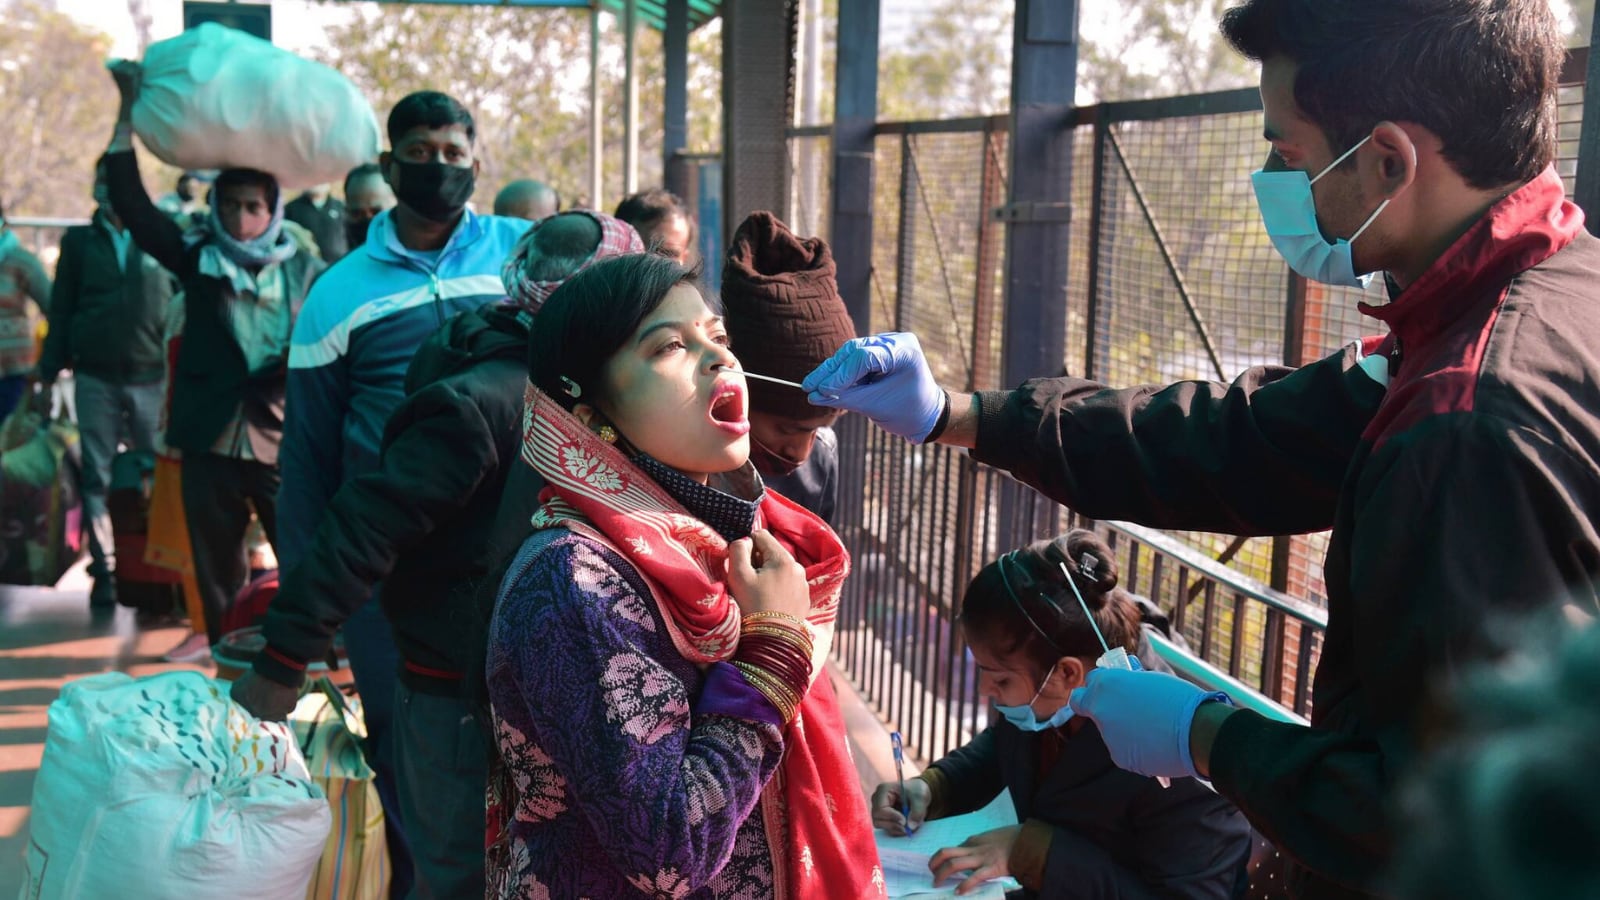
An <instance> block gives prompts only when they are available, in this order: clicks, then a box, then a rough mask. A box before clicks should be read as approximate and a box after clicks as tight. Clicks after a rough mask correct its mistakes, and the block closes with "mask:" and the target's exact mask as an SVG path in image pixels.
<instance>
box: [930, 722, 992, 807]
mask: <svg viewBox="0 0 1600 900" xmlns="http://www.w3.org/2000/svg"><path fill="white" fill-rule="evenodd" d="M929 768H932V769H938V770H939V773H940V774H941V775H943V776H944V778H943V779H942V780H941V781H940V784H941V785H943V787H944V788H945V791H944V793H943V795H942V796H939V797H936V798H935V799H934V802H935V809H937V810H938V812H939V815H940V818H943V817H945V816H959V815H964V814H966V813H969V812H973V811H975V810H979V809H982V808H983V807H985V806H987V805H988V804H989V801H991V800H993V799H994V798H995V797H998V796H999V795H1000V792H1001V791H1003V790H1005V787H1006V783H1005V778H1004V776H1003V775H1002V774H1001V772H1000V753H999V750H998V749H997V748H996V746H995V739H994V726H993V725H991V726H989V727H988V728H985V729H984V730H983V731H981V732H979V734H978V736H977V737H975V738H973V739H972V740H970V741H968V742H967V744H966V745H965V746H963V747H958V748H956V749H955V750H952V751H950V752H949V753H948V754H946V755H945V756H944V758H943V759H940V760H939V761H937V762H935V763H934V764H933V765H931V766H929Z"/></svg>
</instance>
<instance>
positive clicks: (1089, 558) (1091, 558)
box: [1078, 553, 1100, 581]
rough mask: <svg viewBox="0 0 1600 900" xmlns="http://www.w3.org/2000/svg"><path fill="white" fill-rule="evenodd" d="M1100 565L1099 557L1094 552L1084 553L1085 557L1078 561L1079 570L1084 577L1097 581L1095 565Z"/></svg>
mask: <svg viewBox="0 0 1600 900" xmlns="http://www.w3.org/2000/svg"><path fill="white" fill-rule="evenodd" d="M1098 565H1100V560H1099V558H1097V557H1096V556H1095V555H1094V554H1093V553H1084V554H1083V558H1082V559H1081V560H1079V561H1078V571H1079V572H1082V573H1083V577H1085V578H1087V579H1089V580H1090V581H1096V580H1098V579H1096V578H1095V574H1094V567H1095V566H1098Z"/></svg>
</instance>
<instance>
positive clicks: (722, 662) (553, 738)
mask: <svg viewBox="0 0 1600 900" xmlns="http://www.w3.org/2000/svg"><path fill="white" fill-rule="evenodd" d="M529 359H530V364H529V366H530V372H529V381H530V382H531V384H530V386H529V389H528V394H527V411H526V413H525V431H526V435H525V441H524V446H523V459H524V461H525V462H527V463H528V464H530V465H531V466H533V468H534V469H536V470H537V471H538V472H539V474H540V475H541V476H543V478H544V480H545V482H546V484H547V485H548V487H547V488H546V489H545V492H544V493H543V494H542V495H541V497H542V499H543V505H542V507H541V508H540V510H539V512H538V513H537V514H536V515H535V516H534V521H533V525H534V529H535V531H534V534H533V535H532V536H531V537H529V538H528V539H527V540H526V541H525V542H524V543H523V545H522V547H521V549H520V550H519V551H518V553H517V557H516V559H515V560H514V561H513V562H512V564H511V567H510V569H509V570H508V571H507V573H506V577H505V580H504V581H503V582H502V585H501V588H500V593H499V596H498V598H497V601H496V604H495V611H494V616H493V620H492V622H491V623H490V636H489V647H488V660H487V667H486V674H487V677H488V689H489V699H490V702H491V704H492V706H493V720H494V726H495V729H496V742H497V746H498V749H499V753H500V757H501V766H500V770H501V775H502V776H503V777H497V778H495V779H494V784H493V785H491V803H492V805H491V810H490V825H491V830H492V831H493V830H494V829H495V828H496V826H499V828H500V834H499V835H498V836H496V837H493V839H494V840H495V841H496V844H495V847H494V849H493V850H491V854H490V879H491V884H493V885H496V886H497V887H498V891H499V896H502V897H540V898H542V897H579V896H588V897H627V896H638V895H641V894H642V895H645V896H653V897H670V898H684V897H692V898H703V897H704V898H709V897H738V898H767V897H785V898H790V897H792V898H858V897H880V896H883V893H882V873H881V872H880V871H879V869H878V859H877V852H876V850H875V849H874V846H873V841H872V826H871V822H870V818H869V815H868V811H867V806H866V802H865V800H864V799H863V798H862V797H861V796H860V791H859V790H858V789H857V787H856V784H857V781H856V773H855V768H854V766H853V765H852V763H851V761H850V759H849V757H848V755H847V753H846V750H845V736H844V735H845V732H844V724H843V721H842V719H841V717H840V714H839V710H838V704H837V700H836V698H835V696H834V693H833V688H832V686H831V684H830V683H829V680H828V679H827V678H826V677H820V674H821V661H822V660H823V659H824V658H825V657H826V654H827V648H828V646H829V643H830V642H831V640H832V636H833V624H834V616H835V613H836V610H837V607H838V602H839V590H840V586H841V584H842V583H843V581H844V578H845V576H846V574H847V573H848V571H849V558H848V555H847V554H846V553H845V550H844V547H843V545H842V544H840V542H839V539H838V537H837V536H835V535H834V533H833V531H832V530H831V529H829V528H828V526H827V525H826V524H824V523H823V522H822V520H821V519H819V518H817V517H816V516H815V515H813V514H812V513H810V512H807V511H806V510H804V509H802V508H801V507H799V506H797V505H796V504H794V503H791V502H789V501H788V500H785V499H783V498H782V497H779V496H777V495H776V494H773V493H769V492H765V491H764V490H763V488H762V485H761V480H760V478H759V477H758V476H757V475H755V472H754V469H753V468H752V467H751V466H750V465H749V464H748V461H747V457H748V456H749V452H750V449H749V440H748V437H747V434H748V431H749V424H748V422H747V421H746V394H745V385H744V377H743V376H742V375H741V374H740V372H739V367H738V360H736V359H735V358H734V356H733V354H732V353H731V352H730V351H729V347H728V340H727V332H726V331H725V330H724V328H723V324H722V319H721V317H720V316H719V315H718V313H717V312H716V311H715V310H713V309H712V308H711V307H710V306H708V305H707V300H706V298H705V297H704V296H703V295H702V294H701V293H700V291H699V289H698V288H697V287H696V285H695V281H694V274H693V273H692V272H691V271H689V270H686V269H684V268H682V267H681V266H679V265H678V264H677V263H675V262H673V261H671V260H667V259H664V258H662V257H659V256H649V255H634V256H625V257H619V258H616V259H610V260H605V261H602V262H599V263H596V264H595V265H593V266H591V267H590V268H588V269H586V270H584V271H583V272H580V273H579V274H578V275H576V276H575V277H573V278H572V279H571V280H570V281H568V282H567V283H566V284H565V285H563V286H562V287H561V289H560V290H558V291H556V292H555V294H554V295H552V296H551V298H550V299H549V301H548V302H546V304H545V306H544V308H543V310H542V311H541V312H540V314H539V318H538V321H537V322H535V323H534V326H533V331H532V334H531V336H530V347H529Z"/></svg>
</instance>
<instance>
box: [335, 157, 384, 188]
mask: <svg viewBox="0 0 1600 900" xmlns="http://www.w3.org/2000/svg"><path fill="white" fill-rule="evenodd" d="M372 177H378V178H382V177H383V167H382V166H380V165H378V164H377V163H362V164H361V165H359V166H356V167H355V168H354V169H351V170H350V171H349V172H348V173H347V174H346V175H345V176H344V192H345V193H346V194H348V193H350V185H352V184H354V183H356V182H357V181H360V180H361V179H363V178H372Z"/></svg>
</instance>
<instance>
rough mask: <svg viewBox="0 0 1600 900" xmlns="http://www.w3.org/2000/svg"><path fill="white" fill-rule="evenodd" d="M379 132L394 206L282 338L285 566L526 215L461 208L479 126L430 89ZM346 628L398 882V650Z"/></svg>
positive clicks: (368, 615)
mask: <svg viewBox="0 0 1600 900" xmlns="http://www.w3.org/2000/svg"><path fill="white" fill-rule="evenodd" d="M388 133H389V144H390V149H389V150H388V151H386V152H384V153H383V154H382V155H381V156H380V157H379V159H378V164H379V166H380V167H381V169H382V175H383V179H384V180H385V181H387V182H388V183H389V185H390V186H391V187H393V188H394V193H395V197H396V199H397V200H398V201H399V202H398V204H397V205H396V206H395V207H394V208H393V209H390V210H387V211H384V212H381V213H379V214H378V215H377V216H376V217H375V218H373V220H372V222H371V224H370V225H369V226H368V228H367V238H366V242H365V243H363V244H362V245H360V246H359V247H353V248H351V251H350V253H349V254H348V255H347V256H345V257H344V258H343V259H341V260H339V263H338V265H336V266H334V267H333V268H331V269H329V270H328V271H327V272H326V273H324V275H323V276H322V277H321V278H319V279H317V282H316V285H315V286H314V287H313V288H312V290H311V294H310V296H309V297H307V298H306V302H305V307H304V309H302V310H301V312H300V318H299V319H298V320H297V321H296V323H295V329H294V335H293V337H292V339H291V341H290V348H289V384H288V411H287V417H286V420H285V423H284V434H283V448H282V452H281V453H280V455H279V459H280V461H281V463H282V466H283V482H282V486H281V487H280V489H279V493H278V534H279V540H278V542H277V545H276V546H275V548H274V549H276V550H277V553H278V561H279V564H280V566H281V567H282V568H283V570H284V571H285V573H290V572H292V571H293V570H294V569H295V567H296V566H297V565H298V564H299V563H300V561H301V560H302V559H304V558H305V556H306V555H307V552H308V550H309V543H310V541H311V539H312V536H313V535H314V534H315V533H316V531H317V525H318V522H319V521H320V520H321V519H322V517H323V512H324V511H325V510H326V508H327V506H328V502H329V500H330V499H331V498H332V497H333V495H334V493H335V492H336V491H337V490H338V489H339V487H340V485H342V484H344V483H345V482H346V481H349V480H351V479H353V478H356V477H358V476H360V475H364V474H366V473H368V472H372V471H374V470H376V469H377V466H378V450H379V446H380V444H381V442H382V438H383V432H384V425H385V423H387V422H388V420H389V416H390V414H391V413H393V412H394V410H395V408H396V407H398V406H399V405H400V402H401V400H403V399H404V396H405V389H404V385H405V374H406V368H407V366H408V365H410V363H411V358H412V356H413V355H415V353H416V351H417V348H418V347H420V346H421V345H422V343H423V341H425V340H426V339H427V338H428V336H429V335H430V334H432V333H433V332H434V331H435V330H436V329H437V328H438V327H439V326H440V325H442V324H444V322H445V320H447V319H449V318H451V317H453V316H455V315H456V314H457V313H461V312H466V311H467V310H472V309H477V308H478V307H480V306H482V305H483V304H485V303H489V302H491V301H495V300H499V299H501V298H503V297H505V288H504V287H503V286H502V285H501V283H500V267H501V264H502V263H504V262H505V259H506V257H507V256H508V255H510V253H511V251H512V248H514V247H515V246H516V243H517V239H518V238H520V237H521V236H522V233H523V232H525V231H527V229H528V225H529V223H528V222H526V221H523V220H521V219H505V218H498V217H495V216H479V215H475V214H474V213H473V212H472V211H471V210H469V209H467V208H466V206H467V200H468V199H469V198H470V197H471V196H472V190H473V187H474V186H475V183H476V181H477V175H478V161H477V158H476V157H475V155H474V153H473V141H474V139H475V138H476V129H475V127H474V125H473V121H472V114H471V113H469V112H468V111H467V110H466V109H465V108H464V107H462V105H461V104H460V103H458V102H456V101H455V100H454V99H452V98H450V97H448V96H446V95H444V94H441V93H439V92H437V91H419V92H417V93H415V94H411V95H409V96H407V97H405V98H404V99H402V100H401V101H400V102H399V103H397V104H395V107H394V109H393V110H392V111H391V112H390V113H389V122H388ZM344 638H345V649H346V651H347V652H348V654H349V659H350V668H351V670H352V671H353V672H354V674H355V677H356V686H357V687H358V688H359V689H360V691H361V696H362V702H363V704H364V705H365V710H366V716H367V730H368V733H369V742H370V748H371V750H372V751H373V752H372V754H371V755H372V759H373V768H374V769H375V770H376V772H377V776H378V789H379V793H380V795H381V796H382V798H383V808H384V814H385V816H386V817H387V819H388V822H389V849H390V853H391V859H392V861H393V863H394V873H395V879H396V881H400V882H405V883H409V882H410V877H411V860H410V856H409V855H408V853H407V852H406V846H405V841H404V837H403V832H402V831H401V830H400V829H402V828H403V825H404V823H403V822H402V821H401V818H402V817H401V812H400V808H399V805H398V803H397V801H396V796H395V778H394V770H393V758H392V750H391V749H390V746H389V723H390V719H391V717H392V715H393V702H394V693H395V682H396V675H397V672H398V669H399V666H400V660H399V654H398V652H397V651H396V650H395V645H394V638H393V635H392V632H391V630H390V628H389V624H388V622H387V621H386V620H385V619H384V616H383V613H382V611H381V609H380V608H379V606H378V604H377V603H376V601H375V600H373V601H372V602H368V603H366V604H365V605H364V606H363V607H362V608H361V610H360V611H358V612H357V613H356V614H355V615H354V616H352V617H351V618H350V619H349V620H348V621H347V622H346V623H345V627H344ZM396 893H397V894H399V893H403V892H400V891H397V892H396Z"/></svg>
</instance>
